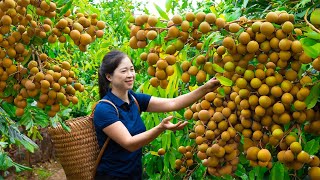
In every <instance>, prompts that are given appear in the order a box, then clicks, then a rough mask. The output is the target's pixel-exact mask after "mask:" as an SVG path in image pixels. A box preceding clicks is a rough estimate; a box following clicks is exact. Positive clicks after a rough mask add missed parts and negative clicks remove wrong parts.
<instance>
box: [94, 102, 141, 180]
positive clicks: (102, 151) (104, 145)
mask: <svg viewBox="0 0 320 180" xmlns="http://www.w3.org/2000/svg"><path fill="white" fill-rule="evenodd" d="M132 98H133V100H134V102H135V103H136V104H137V106H138V110H139V113H140V106H139V103H138V101H137V99H136V98H135V97H134V96H132ZM99 102H107V103H109V104H111V105H112V106H113V107H114V108H115V109H116V111H117V114H118V117H119V111H118V108H117V107H116V105H114V104H113V103H112V102H111V101H109V100H107V99H101V100H99V101H98V103H99ZM98 103H97V104H98ZM95 109H96V106H94V108H93V110H92V116H93V114H94V110H95ZM109 141H110V137H108V138H107V140H106V141H105V142H104V144H103V146H102V148H101V150H100V152H99V155H98V158H97V160H96V162H95V164H94V168H93V172H92V173H93V178H94V177H95V175H96V171H97V167H98V165H99V163H100V160H101V158H102V155H103V153H104V151H105V150H106V148H107V146H108V143H109Z"/></svg>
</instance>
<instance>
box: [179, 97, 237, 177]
mask: <svg viewBox="0 0 320 180" xmlns="http://www.w3.org/2000/svg"><path fill="white" fill-rule="evenodd" d="M235 108H236V105H235V104H234V103H227V102H223V97H222V96H220V95H219V94H217V93H215V92H210V93H208V94H206V95H205V97H204V98H203V99H202V100H201V101H200V102H199V103H195V104H193V105H192V106H191V107H190V108H189V109H187V110H186V111H185V113H184V117H185V118H186V119H187V120H190V119H193V120H195V121H196V123H195V125H194V130H193V131H192V132H191V133H190V134H189V138H191V139H195V143H196V146H197V148H196V149H197V150H196V151H197V152H195V153H196V154H197V157H198V158H199V159H200V160H202V164H203V165H204V166H206V167H207V170H208V173H209V174H211V175H214V176H222V175H225V174H231V173H232V172H234V171H235V170H236V169H237V164H238V162H239V158H238V155H239V153H240V151H239V150H238V147H239V142H240V136H239V134H237V131H236V129H235V128H233V126H230V125H229V123H232V122H235V121H237V116H236V114H235V113H233V111H234V110H235ZM179 149H180V148H179ZM185 159H186V157H185V156H183V157H182V158H181V159H179V160H177V161H185ZM177 168H179V166H177Z"/></svg>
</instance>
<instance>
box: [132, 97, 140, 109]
mask: <svg viewBox="0 0 320 180" xmlns="http://www.w3.org/2000/svg"><path fill="white" fill-rule="evenodd" d="M132 98H133V100H134V102H135V103H136V105H137V106H138V111H139V113H141V111H140V106H139V103H138V101H137V99H136V98H135V97H134V96H132Z"/></svg>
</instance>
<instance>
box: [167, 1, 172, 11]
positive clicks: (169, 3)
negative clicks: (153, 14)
mask: <svg viewBox="0 0 320 180" xmlns="http://www.w3.org/2000/svg"><path fill="white" fill-rule="evenodd" d="M171 8H172V0H166V12H169V11H170V9H171Z"/></svg>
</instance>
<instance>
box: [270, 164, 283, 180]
mask: <svg viewBox="0 0 320 180" xmlns="http://www.w3.org/2000/svg"><path fill="white" fill-rule="evenodd" d="M284 171H285V169H284V166H283V164H282V163H280V162H276V163H275V164H274V165H273V166H272V169H271V174H270V180H284Z"/></svg>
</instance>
